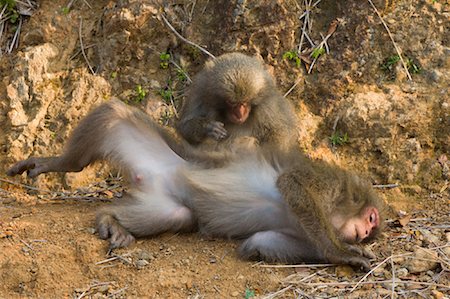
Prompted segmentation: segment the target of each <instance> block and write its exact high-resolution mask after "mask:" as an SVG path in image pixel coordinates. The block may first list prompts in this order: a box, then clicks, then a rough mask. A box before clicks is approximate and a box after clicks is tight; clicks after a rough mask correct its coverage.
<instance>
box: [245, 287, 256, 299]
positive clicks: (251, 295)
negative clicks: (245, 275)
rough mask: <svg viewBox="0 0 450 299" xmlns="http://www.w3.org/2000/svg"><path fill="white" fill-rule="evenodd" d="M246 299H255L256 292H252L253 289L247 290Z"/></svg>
mask: <svg viewBox="0 0 450 299" xmlns="http://www.w3.org/2000/svg"><path fill="white" fill-rule="evenodd" d="M244 296H245V299H250V298H252V297H255V291H254V290H251V289H249V288H246V289H245V295H244Z"/></svg>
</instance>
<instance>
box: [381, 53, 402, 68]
mask: <svg viewBox="0 0 450 299" xmlns="http://www.w3.org/2000/svg"><path fill="white" fill-rule="evenodd" d="M399 61H400V56H398V55H397V54H395V55H392V56H390V57H388V58H386V59H385V60H384V62H383V64H382V65H381V69H382V70H383V71H390V70H392V67H393V66H394V65H395V64H396V63H397V62H399Z"/></svg>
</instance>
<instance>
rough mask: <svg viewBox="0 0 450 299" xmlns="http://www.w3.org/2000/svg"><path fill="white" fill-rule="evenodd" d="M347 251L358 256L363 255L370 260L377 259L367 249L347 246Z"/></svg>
mask: <svg viewBox="0 0 450 299" xmlns="http://www.w3.org/2000/svg"><path fill="white" fill-rule="evenodd" d="M346 250H348V251H350V252H352V253H355V254H357V255H362V256H364V257H366V258H368V259H374V258H376V256H375V254H374V253H373V252H372V251H371V250H369V249H367V248H365V247H361V246H355V245H350V244H346Z"/></svg>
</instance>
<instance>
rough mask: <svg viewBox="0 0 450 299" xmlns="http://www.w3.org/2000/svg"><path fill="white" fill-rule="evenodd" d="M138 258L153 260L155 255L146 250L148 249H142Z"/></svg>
mask: <svg viewBox="0 0 450 299" xmlns="http://www.w3.org/2000/svg"><path fill="white" fill-rule="evenodd" d="M137 258H138V259H140V260H146V261H151V260H153V259H154V258H155V257H154V256H153V254H151V253H150V252H148V251H146V250H141V251H140V252H139V253H138V255H137Z"/></svg>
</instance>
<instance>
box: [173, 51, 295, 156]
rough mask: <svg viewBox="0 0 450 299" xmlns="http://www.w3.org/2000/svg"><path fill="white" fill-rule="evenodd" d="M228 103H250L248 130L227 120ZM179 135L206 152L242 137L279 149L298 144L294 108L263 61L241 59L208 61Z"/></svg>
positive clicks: (188, 98) (191, 94)
mask: <svg viewBox="0 0 450 299" xmlns="http://www.w3.org/2000/svg"><path fill="white" fill-rule="evenodd" d="M227 102H228V103H235V104H237V103H247V104H248V105H249V106H250V107H251V111H250V115H249V117H248V118H247V120H246V121H245V122H244V123H243V124H234V123H232V122H231V121H229V119H227V113H230V111H229V107H228V106H227ZM222 125H223V127H222ZM177 130H178V132H179V133H180V134H181V135H182V136H183V137H184V138H185V139H186V140H187V141H188V142H190V143H191V144H194V145H199V144H202V145H203V147H207V148H223V147H226V146H229V145H230V142H231V143H232V142H233V141H234V140H235V139H236V138H240V137H243V136H250V137H254V138H256V139H257V141H258V142H259V143H260V144H261V145H262V144H267V143H268V144H273V145H276V146H277V147H279V148H288V147H289V146H291V145H293V144H295V142H296V141H297V131H296V116H295V113H294V109H293V107H292V105H291V103H290V102H289V101H288V100H287V99H285V98H283V96H282V95H281V94H280V92H279V91H278V90H277V87H276V85H275V82H274V80H273V78H272V77H271V75H270V74H269V73H268V72H267V70H266V69H265V67H264V66H263V65H262V64H261V62H260V61H259V60H258V59H256V58H253V57H249V56H246V55H244V54H240V53H230V54H225V55H222V56H220V57H219V58H217V59H216V60H214V61H209V62H208V63H207V64H206V66H205V68H204V69H203V70H202V71H201V72H200V73H199V74H198V75H197V76H196V77H195V78H194V82H193V84H192V86H190V88H189V90H188V93H187V96H186V99H185V102H184V104H183V107H182V109H181V112H180V120H179V123H178V125H177ZM221 134H226V137H224V136H225V135H221Z"/></svg>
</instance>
